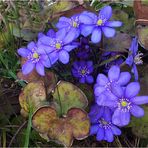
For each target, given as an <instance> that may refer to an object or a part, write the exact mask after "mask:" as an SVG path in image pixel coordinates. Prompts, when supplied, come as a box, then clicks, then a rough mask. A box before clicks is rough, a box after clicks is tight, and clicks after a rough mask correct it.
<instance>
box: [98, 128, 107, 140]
mask: <svg viewBox="0 0 148 148" xmlns="http://www.w3.org/2000/svg"><path fill="white" fill-rule="evenodd" d="M104 134H105V133H104V129H103V128H100V127H99V129H98V133H97V136H96V138H97V140H98V141H101V140H103V139H104Z"/></svg>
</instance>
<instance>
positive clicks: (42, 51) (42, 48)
mask: <svg viewBox="0 0 148 148" xmlns="http://www.w3.org/2000/svg"><path fill="white" fill-rule="evenodd" d="M54 50H55V48H53V47H50V46H47V45H43V44H40V45H38V49H37V53H39V54H48V53H51V52H52V51H54Z"/></svg>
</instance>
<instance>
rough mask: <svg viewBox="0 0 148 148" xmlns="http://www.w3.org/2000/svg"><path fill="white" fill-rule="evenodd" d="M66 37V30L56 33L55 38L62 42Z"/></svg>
mask: <svg viewBox="0 0 148 148" xmlns="http://www.w3.org/2000/svg"><path fill="white" fill-rule="evenodd" d="M65 35H66V29H65V28H63V29H60V30H59V31H57V32H56V38H57V39H59V40H63V39H64V38H65Z"/></svg>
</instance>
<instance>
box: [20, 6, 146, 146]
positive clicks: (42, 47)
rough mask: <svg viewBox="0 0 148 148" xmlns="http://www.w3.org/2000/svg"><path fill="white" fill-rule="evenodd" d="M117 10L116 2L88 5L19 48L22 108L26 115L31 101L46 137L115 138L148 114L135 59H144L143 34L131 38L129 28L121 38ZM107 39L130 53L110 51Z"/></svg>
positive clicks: (34, 124) (35, 122)
mask: <svg viewBox="0 0 148 148" xmlns="http://www.w3.org/2000/svg"><path fill="white" fill-rule="evenodd" d="M112 14H113V12H112V8H111V6H104V7H103V8H101V10H100V11H99V12H98V14H97V13H96V12H90V11H83V12H81V13H79V14H74V15H73V16H71V17H65V16H62V17H60V18H59V20H58V22H57V23H56V25H55V26H56V29H55V28H54V29H55V30H57V31H55V30H53V28H51V29H49V30H48V32H47V33H43V32H40V33H39V34H38V39H37V40H36V41H31V42H30V43H28V44H27V46H26V47H21V48H19V49H18V50H17V51H18V54H19V55H20V56H21V57H22V59H23V62H22V73H21V76H20V77H19V78H21V79H22V80H26V81H27V82H28V84H27V86H26V87H25V88H24V89H23V90H22V92H21V94H20V97H19V101H20V105H21V107H22V110H21V113H22V115H23V116H25V117H27V116H28V114H29V113H30V111H29V105H30V104H31V106H32V107H33V114H32V118H31V120H32V127H33V128H34V129H35V130H36V131H37V132H39V134H40V135H41V137H42V138H44V139H46V140H56V141H58V142H60V143H62V144H63V145H65V146H71V145H72V142H73V139H77V140H81V139H84V138H86V137H87V136H89V135H90V136H91V135H96V140H98V141H102V140H104V141H107V142H113V141H114V139H115V138H114V136H119V135H121V134H122V133H121V129H120V127H123V126H127V125H128V124H129V123H130V121H131V116H134V117H137V118H141V117H143V116H144V109H143V108H142V107H141V106H140V105H143V104H147V103H148V96H146V95H143V96H140V95H139V93H140V82H138V80H139V79H140V78H139V79H138V70H137V67H136V65H139V64H143V62H142V55H143V54H142V53H140V52H139V51H138V38H137V37H135V38H134V39H133V40H132V41H131V37H130V36H128V34H126V36H128V39H127V41H126V40H125V43H124V45H123V44H122V43H121V42H117V43H116V42H115V40H114V37H115V36H116V31H115V27H122V25H123V23H122V22H121V21H119V20H113V19H112V18H111V17H112ZM119 19H120V18H119ZM119 29H120V28H119ZM119 34H122V36H125V33H119V31H118V35H119ZM104 36H105V38H104ZM119 36H120V35H119ZM110 38H111V40H110ZM104 40H107V41H109V42H110V46H109V47H111V48H112V49H113V48H114V47H115V49H117V48H118V49H121V48H124V50H125V49H129V52H128V54H125V53H123V52H121V51H107V49H104V47H107V44H108V43H106V42H103V41H104ZM116 40H117V39H116ZM100 42H101V44H100ZM126 42H127V44H129V42H130V43H131V46H130V47H127V46H128V45H126ZM103 44H106V45H105V46H104V45H103ZM114 44H115V45H114ZM120 46H121V48H120ZM122 46H125V47H122ZM125 64H128V65H129V66H131V67H132V73H134V76H135V79H133V76H132V73H130V70H127V71H123V70H122V67H123V66H125ZM128 68H130V67H128ZM68 81H69V82H68ZM46 95H47V96H46ZM47 97H51V98H48V99H47ZM88 99H89V101H88ZM88 102H93V104H92V105H91V104H90V103H88ZM87 106H88V108H90V111H89V113H87V112H86V111H85V108H86V107H87ZM87 111H88V110H87Z"/></svg>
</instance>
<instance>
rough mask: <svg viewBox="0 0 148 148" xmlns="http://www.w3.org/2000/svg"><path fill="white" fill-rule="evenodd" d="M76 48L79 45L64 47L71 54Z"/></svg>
mask: <svg viewBox="0 0 148 148" xmlns="http://www.w3.org/2000/svg"><path fill="white" fill-rule="evenodd" d="M74 48H77V45H66V46H64V47H63V49H64V50H66V51H68V52H70V51H71V50H73V49H74Z"/></svg>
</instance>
